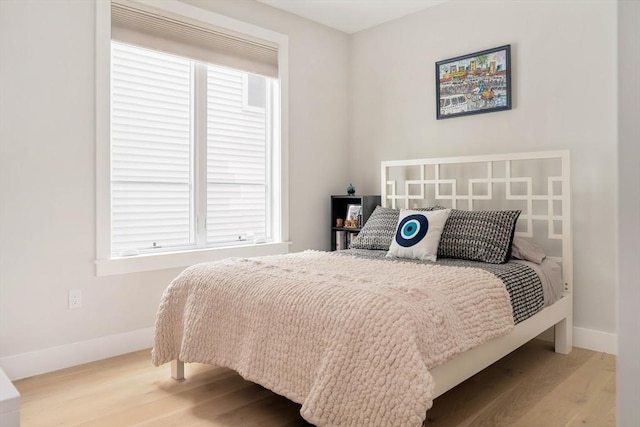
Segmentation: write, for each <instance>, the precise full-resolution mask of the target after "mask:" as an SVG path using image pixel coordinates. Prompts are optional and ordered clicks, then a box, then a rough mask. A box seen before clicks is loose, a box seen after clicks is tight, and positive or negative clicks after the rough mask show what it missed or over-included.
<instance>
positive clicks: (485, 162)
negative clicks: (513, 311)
mask: <svg viewBox="0 0 640 427" xmlns="http://www.w3.org/2000/svg"><path fill="white" fill-rule="evenodd" d="M536 162H537V163H538V165H536ZM546 162H552V163H553V162H556V163H557V165H554V166H555V169H556V172H555V174H554V173H549V172H548V171H547V170H546V169H545V165H546ZM519 163H522V164H524V163H526V164H527V167H528V168H529V169H531V170H535V172H536V173H535V177H534V176H523V175H522V174H520V175H517V174H515V173H514V169H516V168H515V167H514V166H516V165H517V164H519ZM536 166H538V168H537V169H536ZM446 168H449V169H450V170H451V169H455V170H457V171H458V172H462V173H461V174H459V175H456V177H455V178H447V177H446V174H445V173H444V172H443V170H444V169H446ZM471 168H473V171H471V170H470V169H471ZM479 170H480V171H482V172H481V176H478V171H479ZM558 172H559V174H558ZM394 173H395V175H394ZM408 174H409V175H411V176H407V175H408ZM395 176H400V178H395V179H394V178H393V177H395ZM381 178H382V205H383V206H388V207H392V208H412V207H417V206H421V205H420V202H423V201H429V202H430V203H433V202H436V203H438V204H443V205H445V206H447V207H451V208H457V207H458V208H462V209H467V210H473V209H474V204H475V205H478V204H481V203H485V204H486V203H487V202H486V201H490V202H499V203H516V204H518V205H519V206H518V208H519V209H521V210H522V213H521V214H520V217H519V219H518V222H519V224H518V225H519V229H520V226H522V225H524V226H525V231H517V232H516V235H517V236H518V235H519V236H523V237H528V238H531V239H532V240H534V241H535V240H536V235H535V234H536V232H537V228H536V227H534V222H540V221H541V222H546V223H547V227H546V234H547V236H546V238H547V239H549V240H560V241H561V246H562V249H561V252H562V254H561V256H559V257H551V258H553V259H554V260H556V261H559V262H561V263H562V278H563V283H564V290H563V295H562V298H560V300H558V301H557V302H556V303H555V304H553V305H551V306H549V307H546V308H545V309H543V310H542V311H540V312H539V313H537V314H535V315H534V316H532V317H530V318H529V319H527V320H525V321H523V322H520V323H519V324H518V325H516V327H515V328H514V330H513V331H512V332H511V333H510V334H508V335H505V336H502V337H499V338H496V339H493V340H491V341H489V342H487V343H485V344H483V345H481V346H479V347H476V348H473V349H471V350H469V351H467V352H465V353H463V354H461V355H459V356H457V357H456V358H454V359H452V360H450V361H448V362H446V363H444V364H442V365H440V366H437V367H436V368H434V369H432V370H430V372H431V374H432V375H433V377H434V379H435V383H436V390H435V397H437V396H440V395H442V394H443V393H445V392H446V391H448V390H450V389H452V388H453V387H455V386H456V385H458V384H460V383H461V382H463V381H464V380H466V379H467V378H469V377H471V376H472V375H475V374H476V373H478V372H480V371H481V370H483V369H484V368H486V367H487V366H489V365H491V364H492V363H494V362H496V361H497V360H499V359H501V358H502V357H504V356H506V355H507V354H509V353H511V352H512V351H513V350H515V349H516V348H518V347H520V346H522V345H523V344H525V343H526V342H528V341H530V340H531V339H533V338H535V337H536V336H538V335H540V334H541V333H542V332H544V331H546V330H547V329H549V328H551V327H554V332H555V339H554V341H555V351H556V352H558V353H563V354H568V353H569V352H570V351H571V347H572V332H573V298H572V289H573V251H572V243H571V242H572V240H571V194H570V189H571V169H570V162H569V151H545V152H536V153H515V154H498V155H487V156H467V157H448V158H440V159H420V160H398V161H386V162H382V170H381ZM540 181H543V182H542V184H543V185H542V188H543V189H544V190H543V191H542V192H538V193H534V187H535V186H534V183H536V184H540ZM479 187H480V189H479ZM512 187H519V189H520V191H515V190H514V189H513V188H512ZM461 188H463V189H464V192H462V194H461V193H459V191H460V189H461ZM537 188H538V189H540V185H538V187H537ZM558 190H559V191H558ZM480 201H483V202H480ZM474 202H476V203H474ZM534 203H535V204H536V208H537V209H536V213H535V214H534ZM463 204H464V205H466V206H464V207H459V205H463ZM540 208H542V209H540ZM541 210H542V212H540V211H541ZM557 210H560V211H561V213H556V211H557ZM557 225H560V231H557V230H556V226H557Z"/></svg>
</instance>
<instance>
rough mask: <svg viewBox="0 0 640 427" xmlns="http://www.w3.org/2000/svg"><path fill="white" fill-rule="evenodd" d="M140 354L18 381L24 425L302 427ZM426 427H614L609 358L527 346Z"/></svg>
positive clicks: (199, 373) (222, 381)
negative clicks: (177, 377) (174, 376)
mask: <svg viewBox="0 0 640 427" xmlns="http://www.w3.org/2000/svg"><path fill="white" fill-rule="evenodd" d="M169 369H170V368H169V365H166V366H163V367H160V368H156V367H153V366H152V365H151V363H150V354H149V351H141V352H137V353H132V354H128V355H124V356H120V357H115V358H111V359H107V360H103V361H99V362H94V363H90V364H86V365H82V366H77V367H74V368H69V369H64V370H61V371H57V372H53V373H49V374H45V375H40V376H37V377H33V378H28V379H24V380H20V381H17V383H16V387H17V388H18V390H19V391H20V393H21V394H22V407H21V413H22V415H21V416H22V424H21V425H22V427H35V426H42V427H52V426H91V427H102V426H104V427H124V426H144V427H162V426H167V427H169V426H170V427H195V426H220V427H232V426H233V427H236V426H264V427H267V426H290V427H294V426H307V425H308V424H307V423H306V422H305V421H304V420H303V419H302V418H301V417H300V415H299V413H298V411H299V409H300V408H299V405H297V404H295V403H293V402H290V401H289V400H287V399H285V398H283V397H281V396H278V395H276V394H274V393H272V392H270V391H269V390H266V389H264V388H262V387H260V386H258V385H255V384H252V383H250V382H247V381H244V380H243V379H242V378H241V377H240V376H239V375H238V374H236V373H235V372H233V371H230V370H228V369H223V368H218V367H214V366H208V365H198V364H192V365H186V376H187V379H186V380H183V381H175V380H172V379H171V378H170V375H169ZM427 415H428V418H427V426H492V427H498V426H510V427H511V426H514V427H530V426H531V427H533V426H544V427H553V426H596V427H604V426H614V425H615V357H614V356H611V355H607V354H603V353H595V352H592V351H587V350H582V349H579V348H575V349H574V350H573V352H572V353H571V354H570V355H568V356H564V355H560V354H556V353H554V352H553V349H552V345H551V343H547V342H543V341H532V342H531V343H529V344H527V345H525V346H524V347H522V348H520V349H518V350H516V351H515V352H513V353H512V354H510V355H509V356H507V357H505V358H504V359H502V360H501V361H499V362H497V363H496V364H494V365H492V366H490V367H489V368H487V369H485V370H484V371H482V372H480V373H479V374H478V375H476V376H474V377H472V378H470V379H469V380H467V381H466V382H465V383H463V384H461V385H459V386H458V387H456V388H455V389H453V390H451V391H449V392H448V393H446V394H445V395H443V396H441V397H439V398H438V399H436V400H435V401H434V405H433V408H432V409H431V410H430V411H429V412H428V413H427Z"/></svg>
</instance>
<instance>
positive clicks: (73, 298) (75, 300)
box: [69, 289, 82, 308]
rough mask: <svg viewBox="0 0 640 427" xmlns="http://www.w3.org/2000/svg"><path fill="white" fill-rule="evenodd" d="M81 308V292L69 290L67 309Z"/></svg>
mask: <svg viewBox="0 0 640 427" xmlns="http://www.w3.org/2000/svg"><path fill="white" fill-rule="evenodd" d="M80 307H82V291H81V290H80V289H69V308H80Z"/></svg>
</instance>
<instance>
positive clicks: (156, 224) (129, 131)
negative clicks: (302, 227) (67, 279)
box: [111, 3, 277, 256]
mask: <svg viewBox="0 0 640 427" xmlns="http://www.w3.org/2000/svg"><path fill="white" fill-rule="evenodd" d="M123 10H124V11H125V12H126V13H125V12H122V11H123ZM112 13H113V15H112V17H113V28H112V29H113V30H114V31H113V34H114V35H115V34H119V35H120V36H122V35H124V37H120V38H121V39H122V38H124V40H123V41H124V42H123V43H121V42H118V41H114V40H112V58H111V61H112V78H111V92H112V97H111V112H112V117H111V126H112V127H111V129H112V134H111V159H112V161H111V252H112V254H113V255H116V256H118V255H130V254H136V253H146V252H152V251H165V250H181V249H190V248H202V247H212V246H228V245H235V244H245V243H247V242H253V241H254V240H258V239H259V240H260V241H270V240H271V239H272V237H273V234H272V233H273V229H274V225H273V221H275V220H276V218H275V215H274V207H273V206H272V200H273V197H271V195H270V192H271V191H274V188H273V184H272V183H273V182H274V178H273V173H275V171H274V170H273V167H272V161H273V159H272V154H273V146H272V144H273V143H274V141H273V136H272V129H273V127H274V126H275V124H274V122H273V120H274V117H277V114H274V111H273V104H274V103H273V102H272V99H273V97H274V96H275V90H276V89H277V81H276V80H274V79H272V78H269V77H265V74H267V73H264V72H263V73H261V74H263V75H256V74H253V73H247V71H246V68H247V67H244V68H242V69H236V68H229V67H228V64H227V63H225V64H224V66H220V65H219V64H216V65H213V64H211V63H208V62H203V60H202V58H201V57H197V55H193V54H192V52H191V51H186V52H183V51H180V50H179V49H178V51H176V49H174V48H175V46H177V45H178V44H175V43H170V44H169V46H170V47H171V48H167V49H165V48H164V47H163V48H162V49H160V48H158V46H157V45H153V46H154V47H155V49H150V48H149V47H150V45H149V43H146V42H144V43H140V45H136V43H137V42H139V41H140V40H141V39H140V38H136V37H131V39H129V38H128V37H130V36H131V35H132V34H135V31H134V30H136V28H137V27H136V24H135V22H139V21H135V20H134V19H133V18H131V17H132V16H134V15H135V13H137V12H136V10H135V9H130V8H122V7H121V6H120V5H118V4H116V3H112ZM141 13H142V15H144V21H145V24H144V25H141V26H140V28H142V29H143V30H144V31H143V32H147V33H149V32H150V31H148V30H147V28H155V30H154V31H156V32H161V30H162V31H164V30H166V28H167V25H166V22H165V21H167V18H166V17H158V16H155V15H153V14H149V13H148V12H147V11H145V12H141ZM122 16H125V17H126V19H124V18H122ZM134 17H135V16H134ZM135 19H138V18H137V17H136V18H135ZM154 19H160V20H161V22H160V21H158V22H156V23H155V24H153V23H154V21H153V20H154ZM169 21H170V22H171V24H172V26H173V27H177V26H179V25H181V23H180V22H178V21H176V20H174V19H173V18H171V19H170V20H169ZM122 22H129V24H128V25H129V26H128V27H127V31H116V30H115V28H116V27H117V26H118V25H121V24H122ZM156 24H157V25H156ZM173 27H172V28H173ZM187 28H189V31H185V32H183V33H184V34H191V35H193V34H194V30H193V27H192V24H190V23H189V24H188V25H187ZM174 30H175V28H174ZM172 31H173V30H172ZM203 31H204V30H203ZM204 32H205V33H207V34H209V33H210V29H206V31H204ZM175 33H176V31H173V32H171V31H169V33H168V34H169V36H167V37H172V36H173V35H175ZM178 33H180V31H178ZM195 33H197V34H201V33H200V32H198V31H195ZM181 34H182V33H181ZM187 39H188V37H187V38H186V39H184V40H181V43H183V42H185V40H187ZM142 40H148V39H145V38H143V39H142ZM154 40H155V41H154V43H155V42H157V41H158V40H159V39H158V38H154ZM198 43H200V44H201V45H202V43H201V42H198ZM183 44H184V43H183ZM251 44H252V45H253V42H251ZM165 47H166V46H165ZM270 49H271V50H273V49H272V48H270ZM160 50H163V51H164V52H161V51H160ZM166 52H171V53H166ZM275 52H276V58H277V50H275ZM179 53H183V55H180V54H179ZM241 53H242V52H241ZM194 58H196V59H194ZM209 58H212V57H209ZM244 59H245V60H246V61H248V62H252V61H253V60H254V59H252V58H248V59H247V57H246V55H245V57H244ZM246 61H245V63H246ZM223 62H224V61H223ZM262 64H263V63H262ZM275 66H276V74H277V63H276V64H275ZM247 81H251V82H252V84H251V85H247V84H246V82H247ZM247 99H252V100H259V101H260V102H259V103H258V102H254V104H258V105H257V106H256V105H254V106H252V107H251V108H248V107H247V102H246V100H247Z"/></svg>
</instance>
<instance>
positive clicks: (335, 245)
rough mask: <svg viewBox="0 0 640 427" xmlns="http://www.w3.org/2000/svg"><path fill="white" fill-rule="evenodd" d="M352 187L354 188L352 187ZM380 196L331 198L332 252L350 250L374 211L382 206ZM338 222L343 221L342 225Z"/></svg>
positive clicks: (340, 196)
mask: <svg viewBox="0 0 640 427" xmlns="http://www.w3.org/2000/svg"><path fill="white" fill-rule="evenodd" d="M350 187H353V186H351V185H350ZM380 200H381V198H380V196H377V195H374V196H356V195H351V196H345V195H339V196H338V195H336V196H331V247H330V250H332V251H335V250H342V249H349V246H350V245H351V242H352V241H353V240H354V239H355V238H356V236H357V235H358V233H359V232H360V230H361V229H362V226H363V225H364V224H365V223H366V222H367V220H368V219H369V216H371V213H372V212H373V210H374V209H375V208H376V206H378V205H379V204H380ZM338 220H342V222H341V223H340V222H339V221H338Z"/></svg>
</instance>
